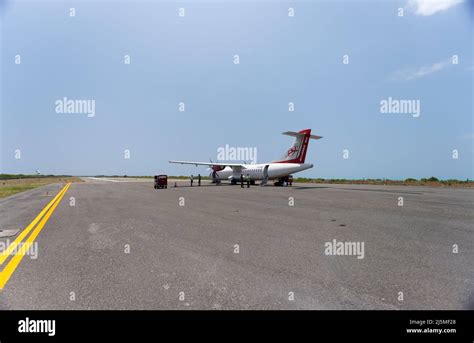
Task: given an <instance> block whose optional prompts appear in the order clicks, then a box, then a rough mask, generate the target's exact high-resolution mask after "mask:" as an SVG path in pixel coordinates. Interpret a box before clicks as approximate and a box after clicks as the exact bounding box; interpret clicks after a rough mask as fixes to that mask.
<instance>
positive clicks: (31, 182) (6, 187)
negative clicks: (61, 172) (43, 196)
mask: <svg viewBox="0 0 474 343" xmlns="http://www.w3.org/2000/svg"><path fill="white" fill-rule="evenodd" d="M4 175H7V174H0V198H5V197H7V196H10V195H13V194H16V193H20V192H24V191H28V190H30V189H34V188H38V187H41V186H45V185H49V184H51V183H67V182H80V181H81V180H80V179H79V178H77V177H72V176H51V175H48V176H39V177H38V176H33V175H31V176H30V175H22V176H21V177H18V178H13V177H12V175H11V174H8V177H7V178H2V176H4Z"/></svg>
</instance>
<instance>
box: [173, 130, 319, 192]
mask: <svg viewBox="0 0 474 343" xmlns="http://www.w3.org/2000/svg"><path fill="white" fill-rule="evenodd" d="M283 134H284V135H287V136H292V137H295V141H294V143H293V145H292V146H291V147H290V148H289V149H288V150H287V151H286V152H285V154H284V155H283V156H282V157H281V159H280V160H277V161H273V162H268V163H259V164H240V163H225V162H216V163H215V162H193V161H169V162H170V163H179V164H194V165H196V166H199V165H202V166H209V167H210V168H211V170H212V178H213V180H214V181H218V182H220V180H229V181H230V182H231V183H232V184H236V183H237V182H239V181H240V178H241V176H242V175H243V177H244V178H246V177H247V176H248V177H250V180H251V182H252V183H255V180H260V181H262V182H261V183H260V184H261V185H265V184H267V182H268V180H275V183H274V184H275V186H281V185H283V184H284V183H285V182H288V180H289V177H290V176H291V174H295V173H298V172H301V171H303V170H306V169H310V168H313V165H312V164H309V163H305V159H306V153H307V151H308V145H309V140H310V139H311V138H312V139H321V138H323V137H321V136H315V135H312V134H311V129H306V130H301V131H299V132H293V131H287V132H283Z"/></svg>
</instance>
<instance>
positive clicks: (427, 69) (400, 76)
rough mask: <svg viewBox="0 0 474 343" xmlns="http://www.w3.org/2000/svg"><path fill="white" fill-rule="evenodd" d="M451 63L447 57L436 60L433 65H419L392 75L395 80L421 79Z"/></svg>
mask: <svg viewBox="0 0 474 343" xmlns="http://www.w3.org/2000/svg"><path fill="white" fill-rule="evenodd" d="M449 65H451V60H450V59H447V60H444V61H441V62H436V63H433V64H431V65H425V66H422V67H419V68H417V69H403V70H399V71H397V72H395V73H393V75H392V79H393V80H398V81H400V80H402V81H408V80H415V79H419V78H421V77H424V76H426V75H430V74H433V73H436V72H438V71H440V70H443V69H444V68H446V67H448V66H449Z"/></svg>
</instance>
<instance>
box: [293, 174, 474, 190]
mask: <svg viewBox="0 0 474 343" xmlns="http://www.w3.org/2000/svg"><path fill="white" fill-rule="evenodd" d="M293 182H305V183H332V184H352V185H388V186H430V187H463V188H473V187H474V181H472V180H465V181H463V180H454V179H449V180H439V179H437V178H436V177H434V176H432V177H430V178H422V179H419V180H417V179H414V178H408V179H405V180H389V179H359V180H354V179H321V178H319V179H310V178H301V177H299V178H295V179H294V180H293Z"/></svg>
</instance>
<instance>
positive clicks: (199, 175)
mask: <svg viewBox="0 0 474 343" xmlns="http://www.w3.org/2000/svg"><path fill="white" fill-rule="evenodd" d="M198 186H201V174H198Z"/></svg>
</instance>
